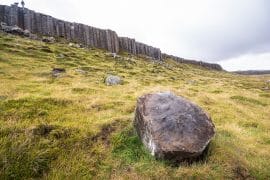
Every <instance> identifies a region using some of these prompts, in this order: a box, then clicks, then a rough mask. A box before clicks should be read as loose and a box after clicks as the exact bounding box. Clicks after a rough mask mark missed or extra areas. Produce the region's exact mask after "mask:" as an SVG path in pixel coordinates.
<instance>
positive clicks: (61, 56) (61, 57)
mask: <svg viewBox="0 0 270 180" xmlns="http://www.w3.org/2000/svg"><path fill="white" fill-rule="evenodd" d="M57 58H60V59H63V58H65V55H64V54H62V53H60V54H58V56H57Z"/></svg>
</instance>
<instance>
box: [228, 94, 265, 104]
mask: <svg viewBox="0 0 270 180" xmlns="http://www.w3.org/2000/svg"><path fill="white" fill-rule="evenodd" d="M231 99H233V100H237V101H239V102H242V103H250V104H255V105H261V106H267V104H266V103H263V102H261V101H259V100H257V99H253V98H248V97H244V96H232V97H231Z"/></svg>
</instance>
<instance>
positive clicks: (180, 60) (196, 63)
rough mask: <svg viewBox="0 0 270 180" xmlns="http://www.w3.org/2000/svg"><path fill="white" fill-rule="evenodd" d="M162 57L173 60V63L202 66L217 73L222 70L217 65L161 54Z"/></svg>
mask: <svg viewBox="0 0 270 180" xmlns="http://www.w3.org/2000/svg"><path fill="white" fill-rule="evenodd" d="M162 57H163V58H164V59H173V60H174V61H176V62H179V63H185V64H194V65H199V66H202V67H205V68H208V69H213V70H217V71H222V70H223V69H222V67H221V66H220V65H219V64H213V63H207V62H203V61H196V60H189V59H184V58H180V57H177V56H173V55H168V54H162Z"/></svg>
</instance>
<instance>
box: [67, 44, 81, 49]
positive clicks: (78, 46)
mask: <svg viewBox="0 0 270 180" xmlns="http://www.w3.org/2000/svg"><path fill="white" fill-rule="evenodd" d="M68 46H69V47H74V48H83V45H82V44H75V43H69V44H68Z"/></svg>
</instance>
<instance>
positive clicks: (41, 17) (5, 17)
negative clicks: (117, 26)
mask: <svg viewBox="0 0 270 180" xmlns="http://www.w3.org/2000/svg"><path fill="white" fill-rule="evenodd" d="M0 22H4V23H6V24H7V25H8V26H15V25H16V26H18V27H20V28H22V29H26V30H29V31H30V32H31V33H33V34H37V35H42V36H54V37H62V38H65V39H67V40H68V41H70V42H76V43H80V44H83V45H85V46H87V47H96V48H102V49H106V50H108V51H110V52H112V53H118V52H119V51H120V50H123V51H127V52H129V53H131V54H135V55H138V54H142V55H146V56H149V57H151V58H153V59H156V60H162V59H163V58H168V57H169V58H172V59H174V60H176V61H178V62H181V63H190V64H197V65H201V66H204V67H207V68H210V69H215V70H222V68H221V66H219V65H217V64H210V63H203V62H198V61H189V60H179V59H182V58H178V57H175V56H169V55H166V54H162V53H161V50H160V49H159V48H155V47H152V46H149V45H146V44H143V43H140V42H137V41H136V40H135V39H131V38H127V37H119V36H118V35H117V34H116V32H114V31H112V30H109V29H99V28H95V27H91V26H87V25H84V24H79V23H71V22H67V21H63V20H59V19H56V18H54V17H51V16H48V15H45V14H41V13H37V12H35V11H32V10H29V9H27V8H24V9H23V8H20V7H18V6H17V5H11V6H5V5H0ZM163 56H164V57H163Z"/></svg>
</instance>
